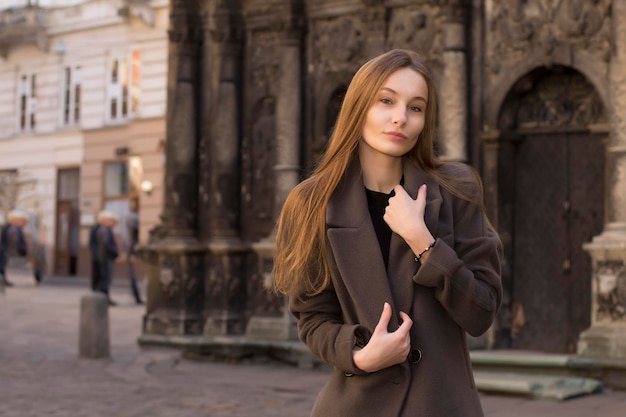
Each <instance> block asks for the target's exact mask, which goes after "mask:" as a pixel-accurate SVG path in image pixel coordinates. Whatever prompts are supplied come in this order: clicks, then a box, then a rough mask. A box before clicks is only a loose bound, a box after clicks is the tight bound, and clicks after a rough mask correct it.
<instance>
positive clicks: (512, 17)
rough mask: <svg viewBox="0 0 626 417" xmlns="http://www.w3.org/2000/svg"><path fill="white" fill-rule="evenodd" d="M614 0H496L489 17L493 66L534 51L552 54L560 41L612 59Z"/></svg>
mask: <svg viewBox="0 0 626 417" xmlns="http://www.w3.org/2000/svg"><path fill="white" fill-rule="evenodd" d="M610 5H611V0H592V1H589V0H562V1H559V2H554V1H550V0H512V1H508V2H503V1H498V2H496V1H494V2H492V5H491V13H490V16H489V17H488V21H489V24H488V32H489V33H488V36H487V39H488V56H489V68H490V69H491V71H492V72H493V73H496V74H497V73H499V72H500V71H501V69H502V68H501V66H502V63H503V62H506V63H509V65H510V66H514V65H515V64H516V62H518V61H519V60H520V59H523V57H525V56H527V55H529V54H531V53H539V54H543V55H550V54H552V53H556V52H558V51H557V49H558V48H557V46H558V45H562V44H565V45H571V46H572V47H574V48H575V49H577V50H586V51H587V52H588V53H592V54H593V55H595V56H597V57H598V58H600V59H601V60H603V61H605V62H608V60H609V56H610V43H609V40H610V35H611V34H610Z"/></svg>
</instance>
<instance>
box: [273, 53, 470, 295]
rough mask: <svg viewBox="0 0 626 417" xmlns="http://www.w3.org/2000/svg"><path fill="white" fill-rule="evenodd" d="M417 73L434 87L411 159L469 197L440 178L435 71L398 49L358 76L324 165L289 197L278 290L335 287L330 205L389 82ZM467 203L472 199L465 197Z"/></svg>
mask: <svg viewBox="0 0 626 417" xmlns="http://www.w3.org/2000/svg"><path fill="white" fill-rule="evenodd" d="M402 68H411V69H413V70H415V71H416V72H418V73H419V74H421V75H422V76H423V77H424V79H425V81H426V85H427V86H428V97H427V98H428V103H427V107H426V115H425V118H426V120H425V123H424V128H423V130H422V132H421V134H420V136H419V139H418V141H417V143H416V145H415V146H414V147H413V149H412V150H411V151H409V153H408V154H407V155H406V156H407V157H408V158H411V159H414V160H415V161H417V163H418V164H419V166H420V167H421V168H422V169H423V170H424V171H426V172H431V173H433V175H434V176H436V177H437V178H438V180H439V181H440V182H441V183H442V185H443V186H444V187H445V188H447V189H450V190H451V191H452V192H453V193H454V194H455V195H459V194H461V195H460V196H462V197H463V195H462V194H463V193H462V191H461V189H460V188H459V187H456V186H455V185H454V179H453V178H451V177H448V176H446V175H443V174H441V173H437V170H438V168H439V167H440V166H441V163H440V162H439V161H438V160H437V159H436V158H435V154H434V146H433V144H434V140H435V130H436V120H437V97H436V93H435V86H434V83H433V79H432V76H431V73H430V70H429V69H428V68H427V67H426V65H425V64H424V62H423V60H422V58H421V57H420V56H419V55H418V54H417V53H415V52H412V51H407V50H401V49H394V50H391V51H388V52H386V53H384V54H382V55H379V56H377V57H375V58H373V59H371V60H370V61H368V62H366V63H365V64H364V65H363V66H362V67H361V68H360V69H359V70H358V71H357V72H356V74H355V75H354V77H353V78H352V81H351V82H350V85H349V86H348V90H347V91H346V95H345V98H344V101H343V104H342V105H341V109H340V111H339V115H338V116H337V123H336V125H335V129H334V131H333V133H332V135H331V138H330V140H329V144H328V148H327V150H326V152H325V154H324V156H323V157H322V159H321V161H320V163H319V165H318V166H317V168H316V169H315V171H314V172H313V173H312V174H311V176H310V177H309V178H307V179H306V180H304V181H303V182H301V183H300V184H298V185H297V186H296V187H295V188H294V189H293V190H292V191H291V192H290V193H289V196H288V197H287V199H286V201H285V204H284V206H283V208H282V211H281V214H280V217H279V219H278V225H277V231H276V252H275V255H274V270H273V275H274V289H275V291H277V292H279V293H282V294H289V295H315V294H318V293H320V292H321V291H323V290H324V289H325V288H327V287H328V286H329V284H330V271H329V266H328V262H327V259H326V222H325V220H326V206H327V204H328V201H329V199H330V197H331V195H332V193H333V192H334V191H335V188H336V187H337V185H338V184H339V181H340V180H341V178H342V177H343V175H344V173H345V172H346V170H347V168H348V166H349V164H350V162H351V160H352V159H353V158H354V157H355V155H357V149H358V145H359V141H360V140H361V137H362V136H361V135H362V130H363V126H364V123H365V118H366V116H367V112H368V110H369V108H370V107H371V106H372V104H373V103H374V101H375V100H376V97H377V95H378V94H379V92H380V89H381V88H382V87H383V86H384V83H385V82H386V81H387V79H388V78H389V77H390V76H391V74H393V73H394V72H396V71H397V70H399V69H402ZM463 198H466V197H463Z"/></svg>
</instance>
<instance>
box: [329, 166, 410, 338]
mask: <svg viewBox="0 0 626 417" xmlns="http://www.w3.org/2000/svg"><path fill="white" fill-rule="evenodd" d="M326 223H327V225H328V231H327V236H328V240H329V242H330V245H331V248H332V252H333V255H334V259H335V261H336V263H337V268H338V269H339V273H340V274H341V279H342V281H343V283H344V285H345V286H346V288H347V290H348V292H349V293H350V295H351V297H352V300H353V301H354V303H355V306H356V308H357V309H358V310H359V314H360V315H361V316H362V317H363V318H364V319H365V320H364V321H365V322H364V323H361V324H363V325H365V326H366V327H367V328H369V329H371V330H373V329H374V327H376V324H377V323H378V320H379V318H380V313H381V311H382V309H383V304H384V303H385V302H388V303H389V304H391V305H392V307H393V306H394V300H393V297H392V295H391V289H390V287H389V282H388V279H387V273H386V271H385V264H384V261H383V258H382V254H381V252H380V246H379V245H378V239H377V237H376V232H375V231H374V226H373V225H372V221H371V218H370V214H369V209H368V206H367V196H366V195H365V188H364V185H363V179H362V176H361V168H360V165H359V163H358V160H356V161H353V163H352V164H351V166H350V168H349V169H348V171H347V172H346V175H345V177H344V179H343V180H342V181H341V182H340V184H339V185H338V187H337V190H336V191H335V193H334V194H333V195H332V197H331V198H330V200H329V202H328V207H327V210H326ZM357 303H358V304H357ZM365 303H366V304H365ZM395 311H396V310H395V308H394V312H395ZM397 327H398V320H397V318H396V314H393V317H392V319H391V321H390V323H389V329H390V330H395V329H396V328H397Z"/></svg>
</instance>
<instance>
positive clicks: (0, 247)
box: [0, 210, 28, 287]
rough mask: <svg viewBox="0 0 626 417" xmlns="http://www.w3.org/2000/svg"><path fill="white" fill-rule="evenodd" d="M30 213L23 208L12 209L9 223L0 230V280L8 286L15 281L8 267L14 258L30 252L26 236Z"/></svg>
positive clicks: (8, 219)
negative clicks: (25, 228)
mask: <svg viewBox="0 0 626 417" xmlns="http://www.w3.org/2000/svg"><path fill="white" fill-rule="evenodd" d="M27 222H28V215H27V214H26V213H24V212H23V211H21V210H12V211H11V212H9V215H8V216H7V223H6V224H5V225H4V226H2V229H1V231H0V280H2V281H3V283H4V285H5V286H7V287H12V286H13V283H12V282H11V281H9V279H8V277H7V267H8V265H9V263H10V261H11V259H12V258H16V257H18V258H23V257H25V256H26V255H27V254H28V244H27V243H26V238H25V237H24V230H23V228H24V226H25V225H26V223H27Z"/></svg>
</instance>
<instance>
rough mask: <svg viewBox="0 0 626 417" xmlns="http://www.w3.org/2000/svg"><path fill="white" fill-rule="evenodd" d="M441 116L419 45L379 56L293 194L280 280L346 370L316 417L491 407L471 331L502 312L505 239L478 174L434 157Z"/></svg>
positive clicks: (439, 416)
mask: <svg viewBox="0 0 626 417" xmlns="http://www.w3.org/2000/svg"><path fill="white" fill-rule="evenodd" d="M436 116H437V103H436V92H435V86H434V83H433V78H432V75H431V72H430V70H429V69H428V68H427V67H426V65H425V64H424V60H423V59H422V58H421V57H420V56H419V55H418V54H416V53H415V52H412V51H406V50H399V49H395V50H392V51H389V52H387V53H384V54H382V55H380V56H378V57H376V58H373V59H371V60H370V61H368V62H367V63H365V64H364V65H363V66H362V67H361V68H360V69H359V70H358V71H357V73H356V74H355V76H354V78H353V80H352V81H351V83H350V85H349V87H348V90H347V92H346V95H345V98H344V101H343V104H342V106H341V109H340V111H339V115H338V118H337V122H336V125H335V129H334V131H333V134H332V136H331V138H330V141H329V144H328V148H327V150H326V152H325V154H324V156H323V158H322V160H321V161H320V163H319V165H318V166H317V168H316V169H315V171H314V172H313V173H312V175H311V176H310V177H309V178H307V179H306V180H304V181H303V182H301V183H300V184H298V185H297V186H296V187H295V188H294V189H293V190H292V191H291V192H290V194H289V195H288V197H287V199H286V201H285V204H284V206H283V209H282V211H281V214H280V216H279V219H278V225H277V233H276V252H275V258H274V271H273V272H274V280H275V281H274V285H275V290H276V291H278V292H279V293H283V294H287V295H289V309H290V311H291V313H292V314H293V315H294V316H295V318H296V320H297V326H298V335H299V337H300V339H301V340H302V341H303V342H304V343H305V344H306V345H307V346H308V347H309V349H310V350H311V351H312V352H313V353H314V354H315V355H317V356H319V357H320V358H321V359H322V360H323V361H325V362H326V363H329V364H331V365H332V366H333V367H334V372H333V373H332V375H331V377H330V379H329V381H328V382H327V383H326V385H325V386H324V387H323V388H322V390H321V392H320V393H319V395H318V397H317V400H316V401H315V404H314V406H313V411H312V414H311V415H312V416H316V417H322V416H323V417H334V416H336V417H345V416H359V417H369V416H371V417H379V416H385V417H409V416H411V417H413V416H428V417H479V416H483V411H482V406H481V403H480V398H479V395H478V391H477V389H476V385H475V383H474V378H473V374H472V367H471V362H470V358H469V352H468V347H467V341H466V333H470V334H471V335H473V336H478V335H481V334H483V333H484V332H486V331H487V330H488V329H489V327H490V326H491V325H492V323H493V321H494V318H495V316H496V314H497V312H498V309H499V306H500V303H501V299H502V284H501V277H500V273H501V272H500V271H501V256H502V249H501V248H502V246H501V242H500V239H499V237H498V236H497V234H496V233H495V231H494V230H493V227H491V225H490V223H489V221H488V219H487V217H486V214H485V210H484V204H483V195H482V186H481V182H480V179H479V177H478V175H477V173H476V172H475V171H474V170H473V169H472V168H470V167H469V166H467V165H465V164H460V163H444V162H441V161H439V160H438V159H437V158H436V156H435V154H434V139H435V130H436Z"/></svg>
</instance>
